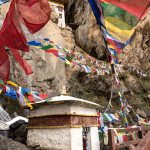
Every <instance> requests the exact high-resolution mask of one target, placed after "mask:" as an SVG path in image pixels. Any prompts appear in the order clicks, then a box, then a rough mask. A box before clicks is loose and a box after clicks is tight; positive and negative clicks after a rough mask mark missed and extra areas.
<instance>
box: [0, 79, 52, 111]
mask: <svg viewBox="0 0 150 150" xmlns="http://www.w3.org/2000/svg"><path fill="white" fill-rule="evenodd" d="M3 83H4V82H3V80H1V79H0V90H3V91H4V92H5V95H7V96H9V97H12V98H15V99H19V101H20V103H21V105H22V106H28V107H30V108H31V109H32V108H33V107H32V104H34V103H36V101H35V100H34V98H36V99H39V100H40V101H43V100H45V101H50V100H51V98H50V97H49V96H48V95H46V94H39V93H37V92H34V91H31V90H29V89H26V88H22V87H20V86H19V85H17V84H15V83H14V82H12V81H7V83H8V84H10V85H13V86H15V87H17V88H19V89H18V90H14V89H12V88H10V87H8V86H6V85H4V84H3ZM38 102H39V101H38Z"/></svg>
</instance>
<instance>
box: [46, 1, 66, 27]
mask: <svg viewBox="0 0 150 150" xmlns="http://www.w3.org/2000/svg"><path fill="white" fill-rule="evenodd" d="M49 3H50V4H51V5H52V6H53V7H54V9H55V11H56V13H57V15H58V26H59V27H61V28H64V27H65V26H66V24H65V11H64V6H65V5H66V4H67V3H68V0H49Z"/></svg>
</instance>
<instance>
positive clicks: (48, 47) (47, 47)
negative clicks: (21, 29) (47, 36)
mask: <svg viewBox="0 0 150 150" xmlns="http://www.w3.org/2000/svg"><path fill="white" fill-rule="evenodd" d="M53 47H54V46H52V45H47V46H43V47H42V48H41V49H43V50H48V49H50V48H53Z"/></svg>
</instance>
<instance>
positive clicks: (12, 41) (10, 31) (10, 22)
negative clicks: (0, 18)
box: [0, 0, 29, 52]
mask: <svg viewBox="0 0 150 150" xmlns="http://www.w3.org/2000/svg"><path fill="white" fill-rule="evenodd" d="M26 43H27V41H26V39H25V37H24V35H23V32H22V29H21V26H20V23H19V14H18V13H17V11H16V9H15V0H13V1H12V2H11V4H10V8H9V11H8V13H7V16H6V18H5V20H4V23H3V26H2V29H1V31H0V45H2V46H7V47H9V48H14V49H18V50H22V51H26V52H29V48H28V46H27V44H26Z"/></svg>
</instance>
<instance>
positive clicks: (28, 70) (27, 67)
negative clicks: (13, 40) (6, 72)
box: [10, 48, 33, 75]
mask: <svg viewBox="0 0 150 150" xmlns="http://www.w3.org/2000/svg"><path fill="white" fill-rule="evenodd" d="M10 50H11V52H12V53H13V55H14V57H15V58H16V60H17V61H18V62H19V64H20V65H21V67H22V68H23V70H24V71H25V73H26V74H27V75H29V74H32V73H33V70H32V68H31V66H30V65H29V64H28V63H27V62H26V61H25V60H24V59H23V58H22V57H21V55H20V53H19V51H18V50H15V49H12V48H11V49H10Z"/></svg>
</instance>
